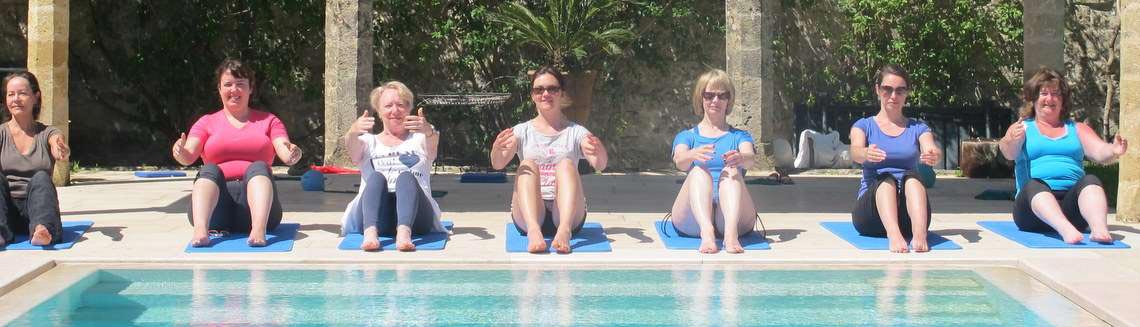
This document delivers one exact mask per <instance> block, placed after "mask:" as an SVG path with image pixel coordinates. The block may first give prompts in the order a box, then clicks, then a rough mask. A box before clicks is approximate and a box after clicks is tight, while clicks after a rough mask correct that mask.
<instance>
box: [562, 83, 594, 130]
mask: <svg viewBox="0 0 1140 327" xmlns="http://www.w3.org/2000/svg"><path fill="white" fill-rule="evenodd" d="M563 75H565V77H566V87H565V88H564V89H565V90H566V92H565V93H563V94H562V96H563V98H562V113H563V114H565V115H566V118H569V119H570V120H572V121H574V122H576V123H579V124H586V123H587V120H588V119H590V111H591V110H592V108H593V105H594V81H595V80H597V78H598V74H597V72H594V71H592V70H587V71H582V72H571V73H564V74H563Z"/></svg>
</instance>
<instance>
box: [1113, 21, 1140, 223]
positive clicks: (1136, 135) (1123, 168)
mask: <svg viewBox="0 0 1140 327" xmlns="http://www.w3.org/2000/svg"><path fill="white" fill-rule="evenodd" d="M1119 5H1120V7H1119V8H1120V13H1119V15H1120V134H1121V135H1122V136H1124V138H1126V139H1128V140H1129V141H1131V143H1133V144H1140V0H1121V1H1120V4H1119ZM1116 220H1117V221H1120V222H1131V223H1136V222H1140V146H1131V147H1130V149H1128V153H1125V154H1124V157H1122V158H1120V185H1119V186H1118V187H1117V196H1116Z"/></svg>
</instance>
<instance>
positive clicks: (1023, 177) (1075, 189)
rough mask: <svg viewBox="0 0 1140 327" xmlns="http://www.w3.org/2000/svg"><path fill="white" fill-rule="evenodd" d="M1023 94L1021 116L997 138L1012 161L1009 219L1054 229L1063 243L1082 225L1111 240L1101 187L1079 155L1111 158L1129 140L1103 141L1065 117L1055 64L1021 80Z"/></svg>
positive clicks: (1073, 239)
mask: <svg viewBox="0 0 1140 327" xmlns="http://www.w3.org/2000/svg"><path fill="white" fill-rule="evenodd" d="M1022 98H1023V100H1025V104H1024V105H1022V107H1021V112H1020V116H1021V119H1020V120H1018V121H1017V122H1015V123H1013V124H1012V125H1010V126H1009V129H1007V130H1006V133H1005V136H1004V137H1002V139H1001V141H1000V143H999V146H1000V148H1001V153H1002V155H1004V156H1005V157H1006V158H1007V159H1009V160H1014V162H1015V164H1016V165H1015V167H1014V176H1015V179H1016V183H1017V197H1016V198H1015V199H1014V205H1013V221H1014V222H1015V223H1017V227H1018V228H1019V229H1021V230H1024V231H1034V232H1052V231H1056V232H1057V233H1058V234H1060V235H1061V238H1062V239H1064V241H1065V242H1066V243H1071V244H1075V243H1080V242H1081V241H1082V240H1083V239H1084V236H1083V235H1081V231H1083V230H1086V229H1091V234H1090V235H1089V238H1091V240H1092V241H1095V242H1112V236H1111V235H1109V234H1108V201H1107V200H1106V197H1105V194H1104V187H1103V186H1102V185H1101V182H1100V180H1099V179H1097V178H1096V176H1093V175H1086V174H1085V171H1084V166H1083V161H1084V159H1085V158H1086V157H1087V158H1088V159H1090V160H1092V161H1095V162H1098V163H1102V164H1107V163H1112V162H1115V161H1116V160H1117V159H1119V158H1120V156H1121V155H1123V154H1124V153H1125V152H1126V151H1127V150H1128V141H1127V140H1125V139H1124V138H1123V137H1120V135H1117V136H1116V142H1114V143H1107V142H1105V141H1104V140H1102V139H1101V138H1100V136H1099V135H1097V133H1096V132H1095V131H1093V130H1092V128H1090V127H1089V126H1088V125H1086V124H1084V123H1078V122H1074V121H1072V120H1071V119H1069V107H1070V103H1071V102H1070V101H1069V85H1068V83H1067V82H1066V81H1065V77H1064V76H1062V75H1061V74H1060V73H1058V72H1057V71H1055V70H1052V69H1049V68H1042V69H1041V70H1038V71H1037V73H1036V74H1034V75H1033V78H1031V79H1029V81H1027V82H1025V86H1024V87H1023V88H1022Z"/></svg>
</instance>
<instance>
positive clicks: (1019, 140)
mask: <svg viewBox="0 0 1140 327" xmlns="http://www.w3.org/2000/svg"><path fill="white" fill-rule="evenodd" d="M1024 121H1025V119H1024V118H1021V119H1018V120H1017V121H1016V122H1014V123H1013V124H1012V125H1009V128H1007V129H1005V136H1003V137H1002V138H1001V140H998V150H1001V154H1002V156H1004V157H1005V158H1006V159H1009V160H1017V157H1018V156H1019V155H1021V145H1022V144H1024V143H1025V122H1024Z"/></svg>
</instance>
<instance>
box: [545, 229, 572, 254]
mask: <svg viewBox="0 0 1140 327" xmlns="http://www.w3.org/2000/svg"><path fill="white" fill-rule="evenodd" d="M570 236H571V234H570V231H569V230H558V233H555V234H554V240H553V241H551V242H550V245H551V246H553V247H554V251H558V253H561V254H568V253H570Z"/></svg>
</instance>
